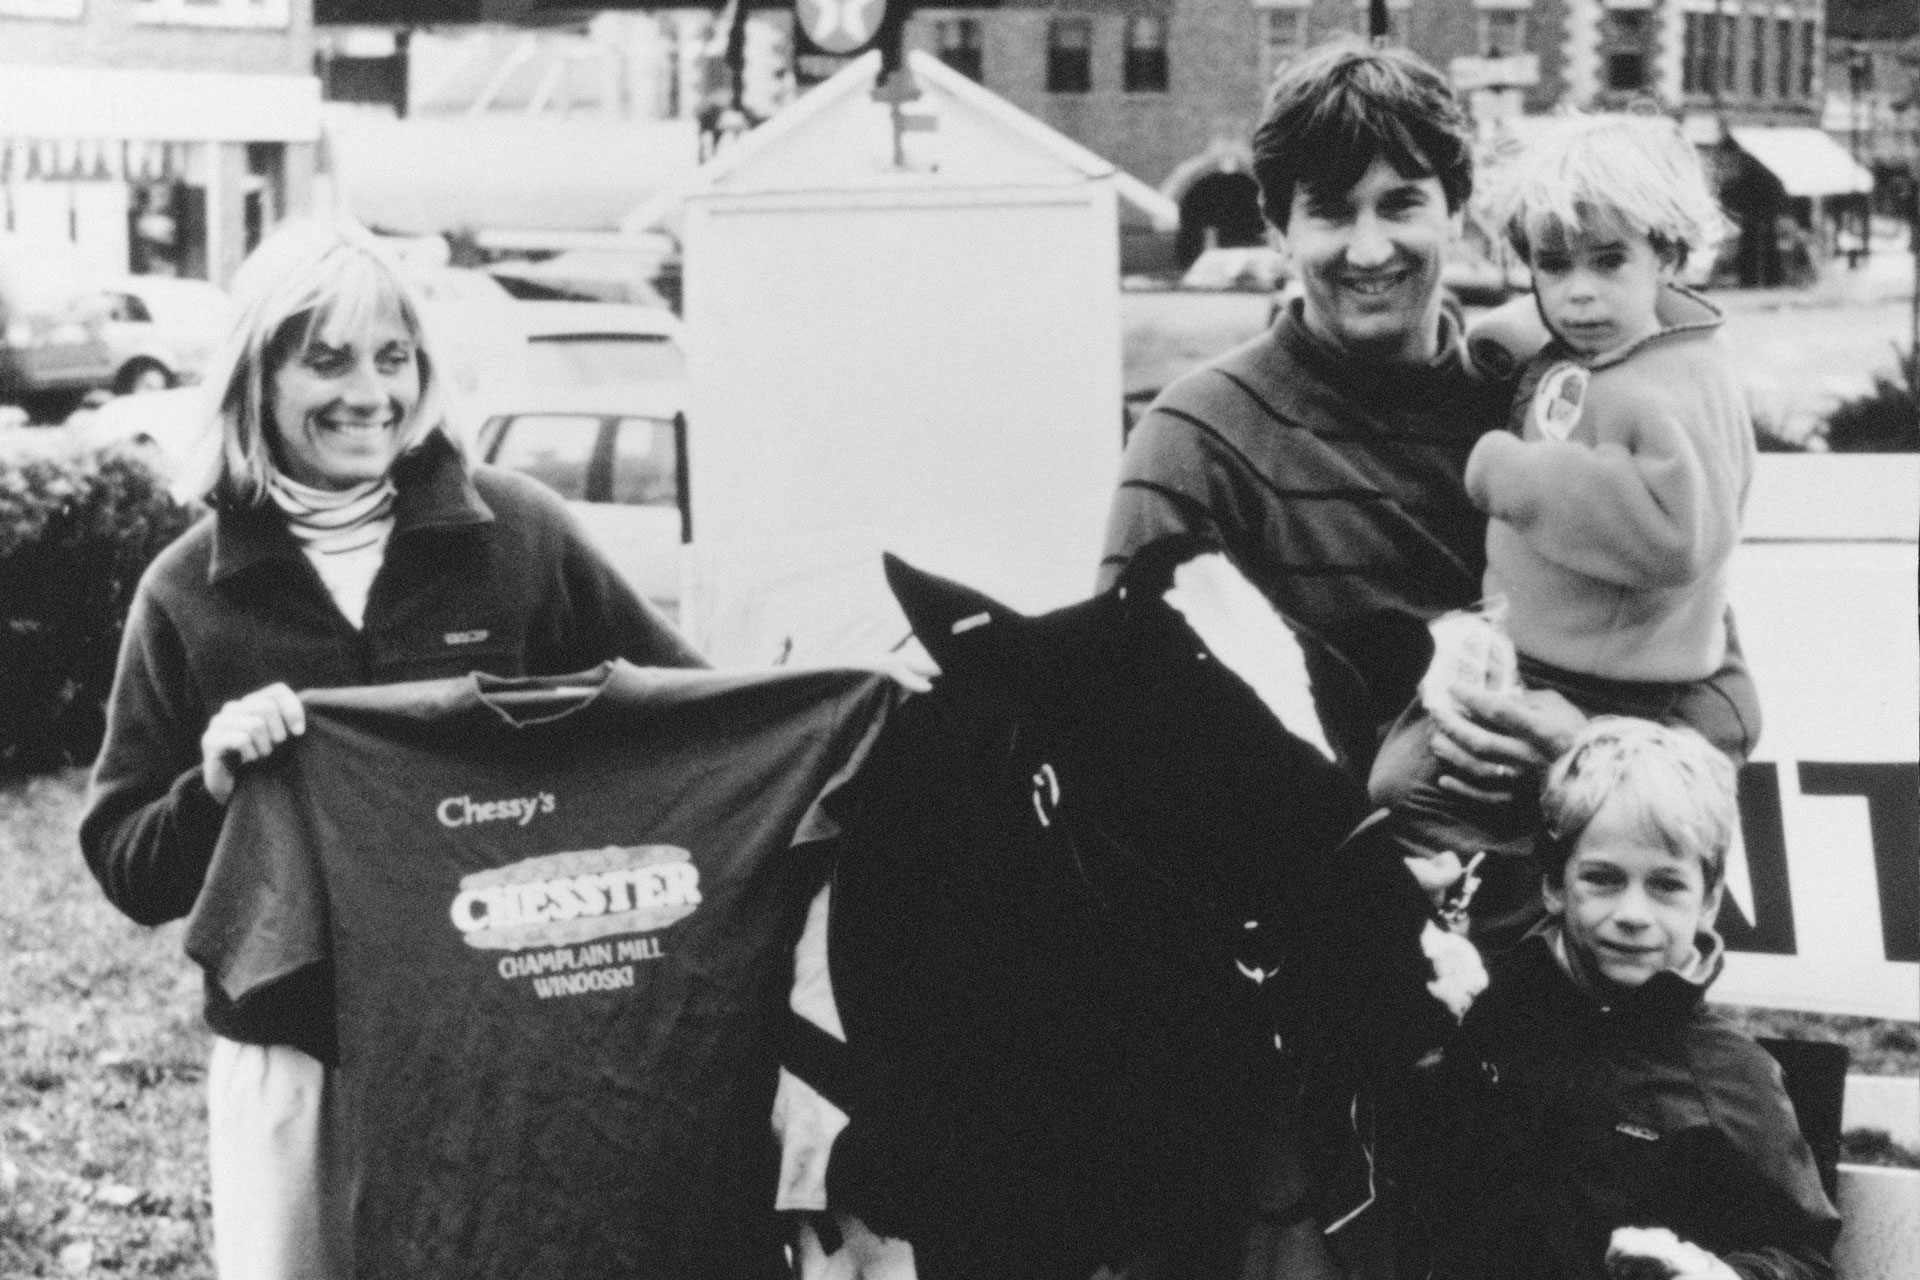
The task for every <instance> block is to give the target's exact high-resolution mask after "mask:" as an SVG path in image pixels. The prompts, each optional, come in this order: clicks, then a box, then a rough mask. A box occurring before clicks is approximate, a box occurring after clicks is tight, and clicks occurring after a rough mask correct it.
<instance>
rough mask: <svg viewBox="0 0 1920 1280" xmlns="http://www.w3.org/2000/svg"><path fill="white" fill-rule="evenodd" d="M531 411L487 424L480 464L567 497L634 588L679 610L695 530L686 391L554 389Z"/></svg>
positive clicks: (630, 386)
mask: <svg viewBox="0 0 1920 1280" xmlns="http://www.w3.org/2000/svg"><path fill="white" fill-rule="evenodd" d="M531 403H535V404H538V405H539V408H537V409H533V408H529V409H527V410H525V411H515V412H511V413H501V414H496V415H495V416H493V417H490V418H488V419H487V421H486V422H485V423H484V424H483V425H482V426H481V428H480V434H479V438H478V441H477V446H476V451H477V453H478V456H479V458H480V460H481V461H483V462H490V463H492V464H494V465H495V466H500V467H506V468H509V469H511V470H514V471H519V472H523V473H524V474H526V475H530V476H532V477H534V478H535V479H537V480H539V481H541V482H542V483H544V484H546V485H547V486H548V487H550V488H551V489H553V490H554V492H556V493H558V494H559V495H560V496H561V497H562V498H565V499H566V500H567V503H568V505H569V506H570V507H571V508H572V509H573V511H574V514H575V515H576V516H577V517H578V518H579V520H580V523H581V524H582V525H583V526H584V527H585V529H586V531H587V536H588V537H589V538H591V539H592V540H593V542H594V545H595V546H597V547H598V548H599V549H600V551H601V552H602V553H603V554H604V555H605V556H606V557H607V559H608V561H609V562H610V563H611V564H612V565H613V566H614V568H615V569H617V570H618V571H619V572H620V574H621V576H622V577H624V578H625V579H626V580H627V582H628V584H629V585H631V586H632V587H633V589H634V590H635V591H637V592H639V593H640V594H641V595H643V596H645V597H646V598H647V599H649V600H651V601H653V602H654V603H655V604H657V605H659V606H660V607H661V608H662V609H664V610H666V611H667V612H668V613H669V614H670V615H671V614H673V613H674V612H676V611H677V609H678V605H679V600H680V545H681V543H682V542H684V541H686V540H687V538H688V537H689V536H690V535H691V532H692V530H691V520H690V508H689V506H688V494H687V490H686V474H687V473H686V458H687V452H686V436H687V427H686V416H685V414H684V413H683V412H682V406H683V404H684V398H683V384H681V383H679V382H677V381H664V382H658V383H645V382H639V383H635V382H628V383H609V384H603V385H600V386H596V387H587V388H583V389H581V390H579V391H578V392H575V393H567V392H563V391H556V390H549V391H548V392H546V393H544V394H541V395H537V396H536V397H535V398H534V400H533V401H532V402H531Z"/></svg>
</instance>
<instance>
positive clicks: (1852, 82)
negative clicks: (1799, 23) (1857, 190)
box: [1847, 41, 1873, 267]
mask: <svg viewBox="0 0 1920 1280" xmlns="http://www.w3.org/2000/svg"><path fill="white" fill-rule="evenodd" d="M1870 57H1871V55H1870V54H1868V52H1867V51H1866V50H1865V49H1862V48H1861V47H1860V46H1859V45H1858V44H1855V43H1853V42H1851V41H1849V42H1848V44H1847V125H1848V129H1847V134H1848V137H1849V139H1850V140H1851V142H1852V143H1853V163H1854V164H1855V165H1856V166H1858V165H1859V163H1860V94H1861V90H1862V89H1863V88H1866V87H1867V77H1868V74H1869V73H1870V72H1871V71H1872V69H1873V63H1872V62H1871V61H1869V59H1870ZM1872 242H1873V196H1872V193H1871V192H1869V193H1868V195H1867V197H1866V199H1865V200H1864V201H1862V202H1861V206H1860V247H1859V249H1858V250H1851V249H1850V250H1848V251H1847V265H1848V266H1850V267H1857V266H1859V265H1860V259H1861V258H1863V257H1866V256H1867V254H1868V253H1869V252H1870V245H1871V244H1872Z"/></svg>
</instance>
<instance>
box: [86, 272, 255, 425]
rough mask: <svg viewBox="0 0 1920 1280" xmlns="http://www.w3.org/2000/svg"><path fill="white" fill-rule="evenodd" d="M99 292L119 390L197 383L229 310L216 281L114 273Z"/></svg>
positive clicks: (223, 329) (222, 291)
mask: <svg viewBox="0 0 1920 1280" xmlns="http://www.w3.org/2000/svg"><path fill="white" fill-rule="evenodd" d="M100 297H101V301H102V310H103V312H104V315H105V325H104V333H105V337H106V342H107V353H108V360H109V363H110V365H111V366H112V369H113V381H112V383H111V384H110V385H111V387H112V389H113V390H114V392H116V393H117V394H120V395H126V394H129V393H131V392H138V391H161V390H165V389H166V388H168V387H172V386H178V385H180V384H182V383H192V382H198V381H199V380H200V376H201V374H202V373H204V372H205V370H206V367H207V359H208V357H209V356H211V355H212V354H213V348H214V346H215V345H216V344H217V343H218V342H219V341H220V339H221V337H222V336H223V335H224V334H225V333H226V329H227V321H228V316H229V312H230V310H231V304H230V303H229V302H228V299H227V294H226V291H225V290H224V289H222V288H220V287H219V286H218V285H214V284H209V283H207V282H206V281H205V280H182V279H177V278H175V277H173V276H114V277H111V278H109V279H108V280H106V281H105V282H104V283H103V285H102V288H101V291H100Z"/></svg>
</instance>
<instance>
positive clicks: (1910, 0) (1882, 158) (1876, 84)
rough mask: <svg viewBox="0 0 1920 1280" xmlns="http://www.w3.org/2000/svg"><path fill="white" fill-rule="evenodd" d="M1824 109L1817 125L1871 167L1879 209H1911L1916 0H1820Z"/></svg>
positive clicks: (1919, 159)
mask: <svg viewBox="0 0 1920 1280" xmlns="http://www.w3.org/2000/svg"><path fill="white" fill-rule="evenodd" d="M1825 106H1826V110H1825V114H1824V116H1823V117H1822V120H1821V123H1822V125H1823V126H1824V127H1825V128H1826V130H1827V132H1828V133H1830V134H1832V135H1833V137H1834V139H1835V140H1836V141H1837V142H1839V143H1840V144H1841V145H1842V146H1844V147H1846V148H1847V149H1848V150H1849V151H1850V152H1852V153H1853V154H1854V156H1855V157H1857V158H1858V159H1859V161H1860V162H1861V163H1862V164H1864V165H1866V166H1867V167H1868V168H1869V169H1871V170H1872V171H1873V173H1874V177H1875V178H1876V180H1877V181H1876V187H1875V193H1876V197H1877V198H1878V200H1879V202H1880V207H1881V208H1882V210H1883V211H1884V212H1886V213H1889V214H1894V215H1903V214H1908V213H1909V212H1911V211H1912V210H1913V209H1914V207H1915V206H1914V203H1913V198H1914V186H1915V184H1916V183H1920V4H1917V3H1915V0H1828V8H1827V93H1826V104H1825ZM1916 216H1920V215H1916Z"/></svg>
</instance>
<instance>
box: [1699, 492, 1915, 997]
mask: <svg viewBox="0 0 1920 1280" xmlns="http://www.w3.org/2000/svg"><path fill="white" fill-rule="evenodd" d="M1917 542H1920V458H1916V457H1914V456H1912V455H1887V454H1881V455H1853V456H1837V455H1826V456H1820V455H1791V454H1768V455H1763V456H1762V457H1761V458H1760V470H1759V473H1758V475H1757V476H1756V478H1755V483H1754V492H1753V495H1752V498H1751V500H1750V502H1749V505H1748V512H1747V529H1746V540H1745V541H1744V542H1743V543H1742V545H1741V547H1740V550H1739V551H1738V552H1737V553H1735V556H1734V562H1733V604H1734V611H1735V614H1736V617H1737V620H1738V625H1739V631H1740V639H1741V642H1742V644H1743V646H1744V648H1745V650H1746V654H1747V660H1748V662H1749V664H1750V665H1751V666H1752V669H1753V676H1754V679H1755V681H1756V682H1757V683H1758V684H1759V686H1760V702H1761V706H1762V707H1763V709H1764V711H1765V716H1766V728H1765V731H1764V733H1763V734H1762V737H1761V741H1760V747H1759V750H1758V751H1756V752H1755V753H1754V758H1753V760H1752V762H1751V763H1749V764H1748V765H1747V767H1746V769H1745V770H1744V771H1743V773H1742V775H1741V778H1740V819H1741V839H1740V841H1739V842H1738V844H1737V845H1736V848H1735V849H1734V853H1733V857H1732V859H1731V860H1730V863H1729V866H1728V875H1727V890H1728V892H1727V899H1726V903H1725V905H1724V906H1723V907H1722V909H1721V914H1720V931H1721V933H1722V934H1723V935H1724V936H1725V938H1726V940H1727V946H1728V958H1727V970H1726V973H1725V975H1724V976H1723V977H1722V978H1721V980H1720V981H1719V983H1718V984H1716V985H1715V987H1714V989H1713V994H1714V997H1715V998H1716V999H1719V1000H1723V1001H1727V1002H1729V1003H1735V1004H1755V1005H1769V1006H1773V1007H1776V1008H1787V1009H1808V1010H1814V1011H1817V1012H1822V1013H1847V1014H1859V1015H1864V1016H1867V1017H1876V1018H1899V1019H1905V1020H1920V635H1917V634H1916V631H1915V625H1914V618H1915V614H1916V610H1920V599H1917V598H1916V574H1917V573H1920V557H1917V556H1916V551H1917V550H1920V547H1917V545H1916V544H1917Z"/></svg>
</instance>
